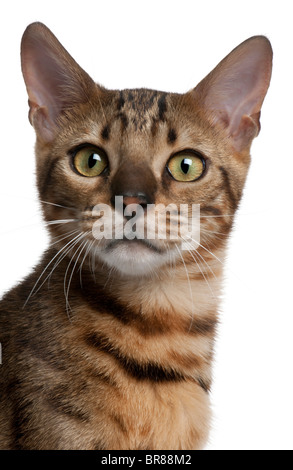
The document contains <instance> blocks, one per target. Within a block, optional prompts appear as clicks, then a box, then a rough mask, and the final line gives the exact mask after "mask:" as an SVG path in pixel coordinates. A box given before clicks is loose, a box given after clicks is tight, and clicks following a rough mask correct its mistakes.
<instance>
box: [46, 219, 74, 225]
mask: <svg viewBox="0 0 293 470" xmlns="http://www.w3.org/2000/svg"><path fill="white" fill-rule="evenodd" d="M70 222H78V219H63V220H62V219H60V220H49V221H48V222H45V225H59V224H69V223H70Z"/></svg>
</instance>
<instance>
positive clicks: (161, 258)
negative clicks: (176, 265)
mask: <svg viewBox="0 0 293 470" xmlns="http://www.w3.org/2000/svg"><path fill="white" fill-rule="evenodd" d="M96 256H97V257H98V258H99V259H100V260H102V261H103V262H104V263H105V264H107V265H108V267H109V268H111V269H113V268H114V269H116V270H117V271H119V272H120V273H121V274H125V275H128V276H129V275H130V276H148V275H151V274H152V273H155V272H156V271H158V269H159V268H161V267H162V266H163V265H165V264H167V263H170V262H172V261H173V260H174V252H173V250H172V251H170V252H169V251H166V252H157V251H154V250H152V249H151V248H148V247H147V246H144V245H142V244H138V243H125V244H124V243H121V244H117V245H115V246H113V247H111V248H110V249H103V250H101V251H98V252H96Z"/></svg>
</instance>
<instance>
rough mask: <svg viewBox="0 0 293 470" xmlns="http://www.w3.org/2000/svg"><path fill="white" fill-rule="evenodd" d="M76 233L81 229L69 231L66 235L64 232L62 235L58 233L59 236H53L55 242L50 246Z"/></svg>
mask: <svg viewBox="0 0 293 470" xmlns="http://www.w3.org/2000/svg"><path fill="white" fill-rule="evenodd" d="M75 233H80V231H79V230H72V231H71V232H67V234H66V235H64V233H63V234H61V235H58V236H56V237H53V238H52V242H53V243H51V244H50V246H54V245H56V244H57V243H60V242H62V241H63V240H65V239H66V238H68V237H70V236H71V235H74V234H75Z"/></svg>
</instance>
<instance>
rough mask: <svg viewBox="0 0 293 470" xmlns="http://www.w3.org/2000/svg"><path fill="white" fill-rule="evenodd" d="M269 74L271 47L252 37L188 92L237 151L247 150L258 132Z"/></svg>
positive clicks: (270, 68)
mask: <svg viewBox="0 0 293 470" xmlns="http://www.w3.org/2000/svg"><path fill="white" fill-rule="evenodd" d="M271 71H272V48H271V44H270V42H269V40H268V39H267V38H265V37H264V36H255V37H252V38H250V39H248V40H246V41H245V42H243V43H242V44H240V45H239V46H238V47H236V49H234V50H233V51H232V52H231V53H230V54H229V55H228V56H227V57H225V59H223V60H222V61H221V62H220V63H219V64H218V65H217V67H216V68H215V69H214V70H213V71H212V72H211V73H210V74H209V75H208V76H207V77H206V78H204V79H203V80H202V81H201V82H200V83H199V84H198V86H197V87H196V88H195V89H194V90H193V91H192V94H193V96H194V97H195V98H196V100H197V102H198V103H199V105H200V107H201V108H203V110H204V112H205V113H206V114H207V116H208V117H209V118H210V119H211V120H212V122H213V123H215V124H216V123H218V124H220V125H221V126H222V127H224V128H225V130H226V132H227V134H228V136H229V138H231V139H232V143H233V145H234V147H235V149H236V150H238V151H241V150H243V149H244V148H245V147H247V146H249V145H250V143H251V141H252V139H253V138H254V137H256V135H257V134H258V132H259V130H260V122H259V118H260V110H261V106H262V103H263V100H264V98H265V95H266V92H267V89H268V87H269V83H270V78H271Z"/></svg>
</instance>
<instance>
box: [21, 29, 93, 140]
mask: <svg viewBox="0 0 293 470" xmlns="http://www.w3.org/2000/svg"><path fill="white" fill-rule="evenodd" d="M21 66H22V73H23V76H24V81H25V84H26V88H27V92H28V96H29V106H30V112H29V119H30V122H31V124H32V125H33V126H34V128H35V130H36V132H37V134H38V135H39V136H40V137H41V138H42V139H43V140H44V141H51V140H52V139H53V138H54V136H55V133H56V130H57V120H58V117H59V115H60V114H61V112H62V111H63V110H66V109H69V108H72V106H74V105H75V104H77V103H84V102H86V101H87V100H88V99H89V96H90V93H91V92H92V90H93V89H94V87H96V85H95V83H94V81H93V80H92V79H91V78H90V77H89V75H88V74H87V73H86V72H85V71H84V70H83V69H82V68H81V67H80V66H79V65H78V64H77V63H76V62H75V60H74V59H73V58H72V57H71V56H70V55H69V54H68V52H67V51H66V50H65V49H64V47H63V46H62V45H61V44H60V42H59V41H58V40H57V38H56V37H55V36H54V35H53V33H52V32H51V31H50V30H49V29H48V28H47V27H46V26H45V25H43V24H42V23H33V24H31V25H29V26H28V27H27V29H26V30H25V32H24V34H23V37H22V42H21Z"/></svg>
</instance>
